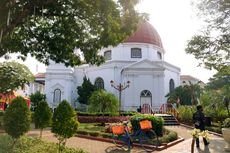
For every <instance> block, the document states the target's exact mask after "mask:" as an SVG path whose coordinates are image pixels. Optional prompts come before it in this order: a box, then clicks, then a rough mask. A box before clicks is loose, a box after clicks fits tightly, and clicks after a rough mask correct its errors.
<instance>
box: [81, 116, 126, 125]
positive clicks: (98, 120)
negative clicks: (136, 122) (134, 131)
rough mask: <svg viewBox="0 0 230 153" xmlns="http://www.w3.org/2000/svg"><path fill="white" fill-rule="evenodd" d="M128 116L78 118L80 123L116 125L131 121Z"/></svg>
mask: <svg viewBox="0 0 230 153" xmlns="http://www.w3.org/2000/svg"><path fill="white" fill-rule="evenodd" d="M129 118H130V117H128V116H78V121H79V122H80V123H116V122H122V121H127V120H129Z"/></svg>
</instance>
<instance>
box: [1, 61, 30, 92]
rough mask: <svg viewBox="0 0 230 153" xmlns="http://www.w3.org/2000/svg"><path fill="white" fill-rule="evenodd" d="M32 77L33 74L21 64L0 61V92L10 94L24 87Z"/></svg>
mask: <svg viewBox="0 0 230 153" xmlns="http://www.w3.org/2000/svg"><path fill="white" fill-rule="evenodd" d="M33 79H34V76H33V74H32V73H31V72H30V70H29V69H28V68H27V67H26V66H25V65H23V64H19V63H17V62H14V61H13V62H2V63H0V93H3V94H6V95H7V94H12V92H13V91H14V90H16V89H19V88H24V86H25V85H26V84H29V83H30V82H32V81H33Z"/></svg>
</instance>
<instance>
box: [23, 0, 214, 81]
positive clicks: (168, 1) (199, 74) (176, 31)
mask: <svg viewBox="0 0 230 153" xmlns="http://www.w3.org/2000/svg"><path fill="white" fill-rule="evenodd" d="M137 9H138V11H139V12H144V13H148V14H149V22H150V23H151V24H152V25H153V26H154V27H155V29H156V30H157V31H158V33H159V35H160V37H161V40H162V43H163V46H164V49H165V51H166V53H165V61H167V62H169V63H171V64H173V65H175V66H177V67H179V68H181V75H191V76H193V77H195V78H198V79H200V80H201V81H203V82H208V79H209V78H210V77H212V75H213V74H214V73H215V72H214V71H210V70H207V69H204V68H202V67H197V65H198V61H197V60H196V59H195V58H194V57H193V55H188V54H186V53H185V46H186V42H187V41H188V40H189V39H191V37H192V36H193V35H194V34H196V33H198V32H199V30H200V29H201V26H202V24H201V23H202V22H201V20H199V19H198V17H197V16H196V13H195V11H194V8H193V7H192V6H191V0H140V3H139V4H138V6H137ZM20 63H23V62H20ZM24 64H25V65H26V66H28V67H29V69H30V70H31V71H32V73H34V74H36V73H38V72H45V68H46V66H45V65H44V64H41V63H39V62H38V61H36V60H35V59H33V58H28V59H27V60H26V61H25V62H24Z"/></svg>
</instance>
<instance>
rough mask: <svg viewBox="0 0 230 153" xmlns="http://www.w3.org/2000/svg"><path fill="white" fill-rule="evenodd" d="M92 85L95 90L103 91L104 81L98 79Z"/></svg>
mask: <svg viewBox="0 0 230 153" xmlns="http://www.w3.org/2000/svg"><path fill="white" fill-rule="evenodd" d="M94 85H95V86H96V88H97V89H104V80H103V79H102V78H100V77H99V78H97V79H96V80H95V83H94Z"/></svg>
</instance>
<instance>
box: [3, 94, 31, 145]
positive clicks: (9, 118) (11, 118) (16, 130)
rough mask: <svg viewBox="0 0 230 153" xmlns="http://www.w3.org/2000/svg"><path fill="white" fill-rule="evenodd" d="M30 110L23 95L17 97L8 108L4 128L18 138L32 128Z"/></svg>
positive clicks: (15, 138) (4, 118)
mask: <svg viewBox="0 0 230 153" xmlns="http://www.w3.org/2000/svg"><path fill="white" fill-rule="evenodd" d="M30 120H31V115H30V110H29V108H28V106H27V102H26V101H25V99H24V98H23V97H16V98H15V99H14V100H13V101H12V103H11V104H10V105H9V107H8V108H7V109H6V111H5V114H4V117H3V122H4V129H5V131H6V133H8V134H9V135H10V136H11V137H12V138H13V139H14V143H15V142H16V140H17V139H18V138H19V137H20V136H22V135H23V134H25V133H26V132H28V130H29V129H30Z"/></svg>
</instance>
